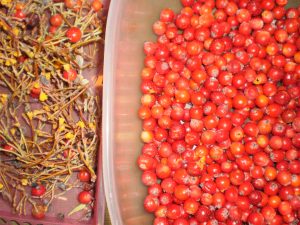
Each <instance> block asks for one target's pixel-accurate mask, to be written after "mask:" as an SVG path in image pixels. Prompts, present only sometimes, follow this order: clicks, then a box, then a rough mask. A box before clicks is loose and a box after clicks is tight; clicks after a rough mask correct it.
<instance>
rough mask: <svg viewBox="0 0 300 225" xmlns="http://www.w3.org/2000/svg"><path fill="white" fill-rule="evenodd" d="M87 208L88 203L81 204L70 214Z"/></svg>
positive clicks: (70, 213)
mask: <svg viewBox="0 0 300 225" xmlns="http://www.w3.org/2000/svg"><path fill="white" fill-rule="evenodd" d="M85 208H86V204H79V205H77V206H76V207H75V208H74V209H73V210H72V211H71V212H69V214H68V216H71V215H73V214H74V213H77V212H79V211H81V210H83V209H85Z"/></svg>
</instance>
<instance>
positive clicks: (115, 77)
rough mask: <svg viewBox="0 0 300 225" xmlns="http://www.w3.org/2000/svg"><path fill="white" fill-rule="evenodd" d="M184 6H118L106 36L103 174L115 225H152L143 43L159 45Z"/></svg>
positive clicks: (143, 1)
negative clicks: (145, 178) (142, 167)
mask: <svg viewBox="0 0 300 225" xmlns="http://www.w3.org/2000/svg"><path fill="white" fill-rule="evenodd" d="M165 7H170V8H173V9H176V8H179V7H180V1H179V0H113V1H111V3H110V9H109V16H108V22H107V26H106V27H107V30H106V41H105V45H106V46H105V59H104V85H103V86H104V95H103V161H104V162H103V167H104V168H103V169H104V180H105V181H104V183H105V192H106V200H107V205H108V208H109V211H110V216H111V221H112V224H114V225H120V224H128V225H147V224H151V223H152V216H151V215H150V214H148V213H146V212H145V211H144V208H143V199H144V197H145V194H146V191H147V189H146V187H144V186H143V184H142V183H141V172H140V171H139V169H138V167H137V164H136V160H137V157H138V155H139V153H140V151H141V147H142V143H141V141H140V138H139V137H140V132H141V122H140V120H139V119H138V116H137V111H138V108H139V104H140V89H139V88H140V72H141V70H142V68H143V58H144V54H143V43H144V41H146V40H155V36H154V35H153V34H152V29H151V27H152V23H153V22H154V21H155V20H157V19H158V18H159V13H160V11H161V10H162V9H163V8H165Z"/></svg>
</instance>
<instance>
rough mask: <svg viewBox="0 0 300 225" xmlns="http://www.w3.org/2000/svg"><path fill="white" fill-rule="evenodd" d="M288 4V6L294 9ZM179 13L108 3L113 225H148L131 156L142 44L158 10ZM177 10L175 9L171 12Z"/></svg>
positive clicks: (107, 178) (171, 0)
mask: <svg viewBox="0 0 300 225" xmlns="http://www.w3.org/2000/svg"><path fill="white" fill-rule="evenodd" d="M299 4H300V2H299V0H294V1H291V0H290V5H293V6H297V5H299ZM166 7H167V8H172V9H174V10H175V11H178V9H180V0H112V1H111V4H110V9H109V16H108V22H107V30H106V40H105V45H106V46H105V60H104V95H103V160H104V162H103V166H104V168H103V171H104V184H105V192H106V200H107V206H108V208H109V211H110V216H111V221H112V224H113V225H121V224H126V225H148V224H152V221H153V216H152V215H151V214H148V213H146V212H145V211H144V208H143V200H144V197H145V196H146V191H147V189H146V187H144V186H143V185H142V183H141V172H140V171H139V169H138V167H137V163H136V160H137V157H138V155H139V154H140V152H141V147H142V143H141V141H140V132H141V121H140V120H139V119H138V116H137V111H138V108H139V105H140V96H141V95H140V82H141V80H140V72H141V70H142V68H143V59H144V54H143V43H144V42H145V41H147V40H155V36H154V35H153V33H152V29H151V28H152V24H153V22H155V21H156V20H157V19H158V18H159V13H160V11H161V10H162V9H163V8H166ZM176 9H177V10H176Z"/></svg>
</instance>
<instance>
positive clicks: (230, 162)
mask: <svg viewBox="0 0 300 225" xmlns="http://www.w3.org/2000/svg"><path fill="white" fill-rule="evenodd" d="M181 3H182V5H183V8H182V9H181V11H180V12H179V13H178V14H176V13H174V11H172V10H171V9H164V10H162V11H161V14H160V19H159V20H158V21H156V22H155V23H154V24H153V31H154V33H155V34H156V35H157V41H156V42H146V43H145V44H144V52H145V55H146V56H145V60H144V69H143V70H142V72H141V78H142V83H141V91H142V98H141V106H140V109H139V117H140V118H141V119H142V120H143V124H142V126H143V131H142V133H141V138H142V141H143V142H144V146H143V149H142V153H141V155H140V156H139V158H138V166H139V168H140V169H141V170H142V171H143V174H142V182H143V184H145V185H146V186H148V196H146V198H145V201H144V207H145V209H146V210H147V211H148V212H151V213H153V214H154V215H155V220H154V222H153V223H154V224H155V225H165V224H174V225H198V224H199V225H212V224H213V225H215V224H219V225H221V224H231V225H239V224H245V223H246V224H251V225H263V224H268V225H277V224H278V225H283V224H298V223H299V217H300V161H299V156H300V151H299V148H300V112H299V97H300V65H299V63H300V36H299V30H300V17H299V15H300V7H299V8H290V9H285V8H284V7H285V5H286V4H287V0H198V1H196V0H181Z"/></svg>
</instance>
